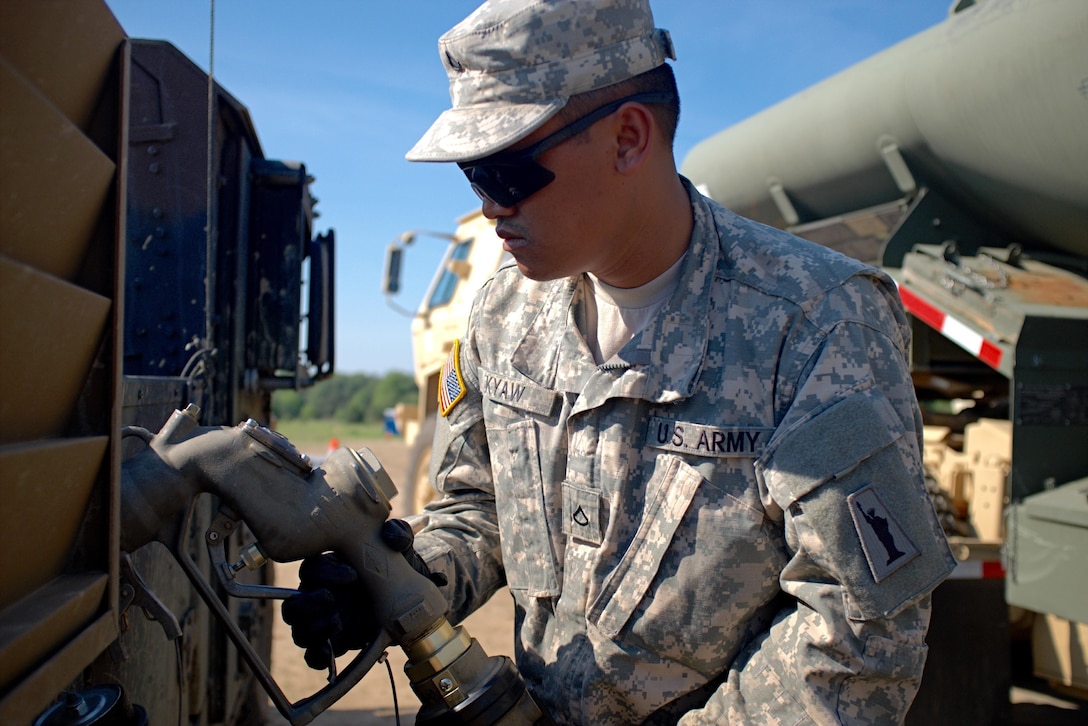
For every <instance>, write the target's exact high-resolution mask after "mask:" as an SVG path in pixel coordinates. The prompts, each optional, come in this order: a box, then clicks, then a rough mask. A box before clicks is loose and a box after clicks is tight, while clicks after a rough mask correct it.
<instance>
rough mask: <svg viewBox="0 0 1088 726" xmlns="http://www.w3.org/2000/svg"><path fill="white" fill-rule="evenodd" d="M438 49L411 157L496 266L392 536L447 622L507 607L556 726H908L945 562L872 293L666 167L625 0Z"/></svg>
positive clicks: (509, 23)
mask: <svg viewBox="0 0 1088 726" xmlns="http://www.w3.org/2000/svg"><path fill="white" fill-rule="evenodd" d="M439 54H440V56H441V59H442V62H443V64H444V66H445V68H446V71H447V73H448V75H449V79H450V96H451V98H452V101H453V107H452V108H451V109H450V110H448V111H446V112H444V113H443V114H442V115H441V116H440V117H439V118H438V120H437V121H436V122H435V123H434V125H433V126H432V127H431V128H430V129H429V130H428V131H427V133H426V134H425V135H424V136H423V138H422V139H421V140H420V141H419V142H418V143H417V144H416V146H415V147H414V148H413V149H412V150H411V151H410V152H409V153H408V155H407V157H408V159H410V160H412V161H446V162H457V163H458V164H459V165H460V166H461V168H462V169H463V170H464V173H465V175H466V176H467V177H468V180H469V183H470V184H471V185H472V188H473V189H474V190H475V191H476V193H477V194H478V195H479V196H480V198H481V200H482V204H483V207H482V209H483V213H484V214H485V215H486V216H487V217H488V218H490V219H493V220H495V221H496V225H497V232H498V235H499V237H501V238H502V239H503V246H504V248H505V249H506V250H507V251H509V252H510V254H511V255H512V257H513V263H512V264H509V265H507V266H505V267H503V268H502V269H500V270H499V271H498V272H497V273H496V275H495V276H494V278H493V279H492V280H491V281H490V282H489V283H488V284H486V285H485V286H484V287H483V289H482V290H481V291H480V293H479V295H478V297H477V299H476V302H475V305H474V308H473V311H472V315H471V319H470V322H469V326H468V330H467V333H466V334H465V337H464V338H463V339H462V340H461V341H459V343H458V344H457V345H455V346H454V348H453V351H452V352H451V355H450V359H449V362H448V364H447V366H446V372H445V375H444V385H443V386H442V387H441V389H442V390H441V391H440V393H439V398H440V404H441V414H442V418H441V421H440V424H439V427H438V428H439V433H438V436H437V440H436V443H435V449H434V455H433V459H432V461H433V465H432V474H433V477H434V480H435V483H436V485H437V486H438V488H439V489H440V491H441V493H442V495H443V497H442V499H441V500H440V501H438V502H437V503H436V504H434V505H432V506H431V507H430V508H429V510H428V511H427V512H425V513H424V514H423V515H421V516H419V517H418V518H416V519H415V520H414V521H413V526H414V527H415V529H416V530H417V532H418V534H417V535H416V540H415V541H416V549H417V551H418V553H419V554H420V556H422V558H423V560H424V561H426V562H427V563H428V565H429V566H430V568H431V570H432V571H434V572H435V573H436V575H437V576H438V577H439V579H442V578H443V577H444V579H445V580H446V581H448V584H447V586H446V587H445V588H444V591H445V593H446V594H447V596H448V598H449V601H450V607H451V615H452V617H451V620H454V621H457V620H460V619H463V618H464V617H465V616H467V615H468V614H469V613H471V612H472V611H473V610H475V609H476V608H478V607H479V606H480V605H482V604H483V603H484V602H485V601H486V600H487V599H488V598H489V597H491V595H492V594H494V593H495V591H496V590H498V589H500V588H501V587H503V586H504V585H505V586H508V587H509V589H510V592H511V593H512V595H513V598H514V602H515V607H516V619H515V622H516V628H517V633H516V661H517V665H518V668H519V670H520V672H521V674H522V676H523V677H524V678H525V680H526V682H527V684H528V686H529V689H530V690H531V691H532V693H533V695H534V696H535V698H536V700H537V701H538V703H541V704H542V705H544V706H545V707H546V708H547V709H548V710H549V711H550V712H551V714H552V716H553V717H554V718H555V719H556V721H557V722H560V723H574V724H632V723H676V722H680V723H685V724H688V723H690V724H694V723H731V724H739V723H761V724H765V723H791V724H804V723H819V724H826V723H837V722H842V723H867V724H872V723H895V722H899V721H902V720H903V718H904V717H905V714H906V712H907V709H908V708H909V706H910V704H911V701H912V699H913V698H914V695H915V693H916V692H917V689H918V686H919V682H920V679H921V675H922V667H923V664H924V662H925V657H926V646H925V642H924V641H925V634H926V630H927V627H928V623H929V616H930V601H929V593H930V591H931V590H932V589H933V588H934V587H935V586H936V585H937V584H938V583H939V582H940V581H941V580H942V578H944V577H945V576H946V575H947V574H948V573H949V571H950V570H951V569H952V567H953V564H954V561H953V559H952V556H951V554H950V552H949V550H948V547H947V544H946V542H945V539H944V536H943V535H942V533H941V528H940V526H939V524H938V522H937V518H936V516H935V514H934V512H933V508H932V505H931V504H930V502H929V500H928V498H927V496H926V491H925V487H924V484H923V475H922V463H921V458H920V448H921V436H922V427H921V418H920V415H919V412H918V409H917V404H916V402H915V399H914V392H913V387H912V385H911V379H910V375H909V372H908V362H907V345H908V336H909V332H908V327H907V322H906V320H905V317H904V313H903V311H902V308H901V306H900V302H899V299H898V295H897V293H896V289H895V286H894V284H893V283H892V281H891V280H890V279H889V278H887V277H886V276H885V275H884V274H882V273H881V272H879V271H877V270H875V269H872V268H870V267H867V266H865V265H863V264H861V263H859V262H856V261H854V260H852V259H849V258H846V257H843V256H841V255H839V254H837V253H834V252H831V251H829V250H827V249H825V248H823V247H820V246H817V245H814V244H811V243H809V242H806V241H803V240H800V239H797V238H795V237H793V236H791V235H789V234H786V233H784V232H781V231H778V230H775V229H772V228H768V227H765V226H762V225H759V224H756V223H753V222H751V221H749V220H746V219H743V218H741V217H738V216H737V215H735V214H733V213H732V212H730V211H728V210H726V209H724V208H722V207H721V206H719V205H717V204H715V203H714V202H712V201H710V200H708V199H707V198H705V197H703V196H702V195H700V194H699V193H698V191H696V190H695V189H694V188H693V187H692V186H691V184H690V183H689V182H688V181H687V180H686V179H684V178H682V177H681V176H679V174H678V173H677V171H676V165H675V161H674V158H673V152H672V140H673V136H674V134H675V130H676V124H677V119H678V115H679V101H678V97H677V91H676V84H675V80H674V76H673V72H672V70H671V67H670V66H669V65H668V64H666V59H672V58H674V52H673V47H672V44H671V41H670V38H669V35H668V33H667V32H666V31H664V30H660V29H655V27H654V23H653V17H652V15H651V11H650V8H649V7H648V5H647V2H646V0H593V1H592V2H586V1H584V0H583V1H581V2H575V1H573V0H492V1H491V2H488V3H485V4H484V5H483V6H481V7H480V8H479V9H478V10H476V12H474V13H473V14H472V15H470V16H469V17H468V18H467V19H465V20H464V21H463V22H461V23H460V24H458V25H457V26H456V27H454V28H453V29H452V30H450V31H449V32H448V33H446V34H445V35H444V36H443V37H442V38H441V40H440V41H439ZM877 523H879V527H878V526H877ZM893 554H894V556H892V555H893ZM305 579H306V576H305V573H304V580H305ZM349 579H350V577H349ZM321 584H322V582H321V580H320V578H319V579H318V581H317V582H316V583H315V582H312V581H311V583H310V585H309V586H310V587H316V586H320V585H321ZM339 615H340V617H341V618H342V619H343V620H344V621H345V625H348V626H349V630H350V629H351V628H352V627H353V626H352V621H353V620H357V619H359V618H360V617H365V616H362V615H357V614H356V613H355V611H353V610H351V609H350V608H347V609H342V611H341V612H340V613H339ZM303 620H305V619H303ZM305 628H306V625H305V623H303V624H300V625H296V631H300V630H305ZM326 635H328V633H327V632H326V631H321V632H320V633H319V634H318V635H317V637H316V638H314V639H312V640H315V641H316V642H318V643H320V642H322V638H323V637H325V636H326ZM334 640H335V638H334ZM354 645H355V647H358V646H359V645H361V643H355V644H354ZM336 647H337V649H339V648H341V647H343V646H342V644H341V645H337V646H336ZM325 655H327V651H326V652H325ZM324 657H325V656H324V655H320V654H319V655H317V656H316V657H315V658H313V662H314V664H315V665H316V666H317V667H323V666H324V663H325V661H324V660H323V659H324Z"/></svg>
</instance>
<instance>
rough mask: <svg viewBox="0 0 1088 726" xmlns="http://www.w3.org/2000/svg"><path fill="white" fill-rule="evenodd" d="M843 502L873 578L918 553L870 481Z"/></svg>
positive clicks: (886, 574)
mask: <svg viewBox="0 0 1088 726" xmlns="http://www.w3.org/2000/svg"><path fill="white" fill-rule="evenodd" d="M846 503H847V505H848V506H849V507H850V516H851V517H853V518H854V529H856V530H857V532H858V537H859V538H860V539H861V548H862V550H864V551H865V559H866V560H868V561H869V569H870V570H871V571H872V573H873V578H874V579H875V580H876V581H877V582H880V581H881V580H883V579H884V578H885V577H887V576H888V575H890V574H892V573H893V572H895V571H896V570H898V569H899V568H900V567H902V566H903V565H905V564H907V563H908V562H910V561H911V560H913V559H914V558H915V557H917V556H918V555H919V552H918V548H917V547H915V546H914V543H913V542H911V541H910V539H908V538H907V534H906V532H904V531H903V528H902V527H900V526H899V523H898V522H896V521H895V517H893V516H892V513H891V512H889V511H888V508H887V507H885V506H884V502H883V501H882V500H881V499H880V496H879V495H878V494H877V493H876V489H875V488H873V485H872V484H870V485H868V486H866V487H864V488H862V489H859V490H858V491H856V492H854V493H853V494H851V495H850V496H849V497H847V498H846Z"/></svg>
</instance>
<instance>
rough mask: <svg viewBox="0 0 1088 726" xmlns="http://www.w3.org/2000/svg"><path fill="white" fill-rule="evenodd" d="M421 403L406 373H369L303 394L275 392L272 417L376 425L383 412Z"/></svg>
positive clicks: (342, 376) (337, 377) (334, 379)
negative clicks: (333, 420) (377, 374)
mask: <svg viewBox="0 0 1088 726" xmlns="http://www.w3.org/2000/svg"><path fill="white" fill-rule="evenodd" d="M418 400H419V389H418V387H417V386H416V382H415V381H414V380H413V379H412V377H411V376H410V375H408V374H407V373H401V372H397V371H394V372H392V373H387V374H385V375H384V376H381V377H377V376H371V375H368V374H366V373H351V374H346V375H345V374H339V373H337V374H335V375H333V376H331V377H329V378H326V379H325V380H323V381H321V382H320V383H317V384H316V385H314V386H313V387H312V388H306V389H303V390H301V391H294V390H287V391H276V392H275V394H273V396H272V414H273V415H274V416H275V417H276V418H277V419H279V420H281V421H287V420H292V419H335V420H337V421H346V422H349V423H376V422H380V421H381V420H382V413H383V412H384V411H385V409H387V408H392V407H393V406H395V405H397V404H398V403H410V404H414V403H416V402H417V401H418Z"/></svg>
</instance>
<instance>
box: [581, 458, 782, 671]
mask: <svg viewBox="0 0 1088 726" xmlns="http://www.w3.org/2000/svg"><path fill="white" fill-rule="evenodd" d="M744 481H745V479H744V478H743V477H740V476H737V477H736V478H735V479H733V480H731V484H732V486H736V487H740V488H741V490H744V491H741V490H737V491H728V489H729V486H730V484H727V483H726V480H725V479H724V478H723V479H722V481H716V482H715V483H714V484H712V483H710V482H708V481H707V480H706V479H704V478H703V476H702V474H701V473H700V471H699V470H698V469H696V468H694V467H693V466H691V465H690V464H688V463H686V462H685V461H684V460H683V459H682V458H680V457H678V456H674V455H667V454H666V455H660V456H658V457H657V464H656V467H655V470H654V472H653V474H652V476H651V477H650V480H649V481H648V483H647V487H646V492H647V505H646V507H645V509H644V510H643V514H642V517H641V520H640V521H639V522H638V524H637V530H636V533H635V535H634V537H633V539H632V540H631V544H630V546H629V547H628V548H627V550H626V551H625V552H624V554H623V556H622V557H621V558H620V560H619V562H618V564H617V565H616V567H615V568H614V569H613V570H612V572H611V573H610V574H609V576H608V577H607V578H606V579H605V582H604V585H603V587H602V590H601V592H600V594H599V595H598V596H597V598H596V599H595V600H594V602H593V604H592V606H591V607H590V610H589V614H588V617H589V620H590V623H592V624H593V625H595V626H596V627H597V628H598V629H599V630H600V631H601V633H602V635H604V636H605V637H608V638H610V639H613V640H616V641H622V643H623V644H624V645H625V646H632V647H638V648H645V649H647V650H649V651H652V652H654V653H657V654H659V655H661V656H664V657H667V658H670V659H673V660H676V661H678V662H681V663H685V664H687V665H689V666H691V667H693V668H696V669H698V670H699V671H701V672H705V673H712V672H718V671H720V669H721V667H722V666H723V664H724V663H725V661H726V660H727V659H729V658H731V657H732V656H733V655H734V654H735V653H736V649H737V647H739V643H740V640H741V639H743V637H744V634H743V633H742V632H739V630H743V629H738V628H737V623H739V622H745V621H747V620H748V619H749V618H750V617H751V616H752V615H753V613H754V612H755V611H757V610H758V609H759V608H760V607H761V606H762V605H763V604H765V603H766V602H767V601H768V600H770V599H771V598H772V597H774V595H775V594H776V593H777V591H778V581H777V571H778V569H779V568H780V567H781V566H782V563H783V562H784V561H785V557H784V555H783V554H781V553H782V552H783V549H784V548H783V545H782V543H781V542H780V541H776V540H775V538H774V534H773V531H772V528H770V527H768V526H766V525H765V518H764V516H763V512H762V511H759V510H757V509H756V508H754V507H753V506H751V505H750V504H746V503H745V502H744V501H742V499H741V498H742V497H744V496H745V493H746V489H745V487H746V486H747V485H746V484H744V483H743V482H744Z"/></svg>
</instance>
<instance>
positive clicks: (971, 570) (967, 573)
mask: <svg viewBox="0 0 1088 726" xmlns="http://www.w3.org/2000/svg"><path fill="white" fill-rule="evenodd" d="M1004 577H1005V568H1004V567H1002V566H1001V563H1000V562H991V561H982V560H968V561H966V562H960V563H958V564H957V565H956V569H954V570H952V574H951V575H949V576H948V579H949V580H1000V579H1003V578H1004Z"/></svg>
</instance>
